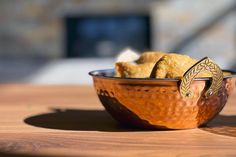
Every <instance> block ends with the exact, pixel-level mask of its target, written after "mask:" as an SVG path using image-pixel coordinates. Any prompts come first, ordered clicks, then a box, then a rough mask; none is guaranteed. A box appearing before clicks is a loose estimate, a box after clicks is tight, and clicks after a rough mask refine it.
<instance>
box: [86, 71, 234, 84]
mask: <svg viewBox="0 0 236 157" xmlns="http://www.w3.org/2000/svg"><path fill="white" fill-rule="evenodd" d="M222 71H223V72H229V73H231V75H227V76H224V79H228V78H233V77H236V72H235V71H232V70H222ZM114 72H115V69H101V70H93V71H90V72H89V73H88V74H89V75H90V76H92V77H97V78H104V79H113V80H141V81H154V80H156V81H174V82H176V81H180V80H181V79H180V78H123V77H115V76H106V74H108V73H114ZM194 80H196V81H208V80H211V77H198V78H195V79H194Z"/></svg>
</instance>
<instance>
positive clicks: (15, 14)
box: [0, 0, 236, 84]
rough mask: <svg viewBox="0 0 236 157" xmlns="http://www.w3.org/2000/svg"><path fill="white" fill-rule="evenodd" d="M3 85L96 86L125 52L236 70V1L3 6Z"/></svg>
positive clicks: (2, 2) (20, 0) (59, 1)
mask: <svg viewBox="0 0 236 157" xmlns="http://www.w3.org/2000/svg"><path fill="white" fill-rule="evenodd" d="M0 23H1V24H0V83H31V84H91V83H92V81H91V78H90V77H89V76H88V74H87V73H88V72H89V71H90V70H95V69H104V68H112V67H113V66H114V65H113V64H114V61H115V59H114V58H115V57H116V56H117V54H118V53H119V52H120V51H122V50H123V49H124V48H127V47H129V48H132V49H134V50H135V51H137V52H142V51H144V50H160V51H168V52H177V53H181V54H187V55H190V56H191V57H195V58H197V59H200V58H203V57H205V56H209V57H210V58H212V59H213V60H215V61H216V62H217V63H218V64H219V65H220V66H221V67H222V68H224V69H230V70H234V69H236V62H235V59H236V1H235V0H221V1H215V0H198V1H189V0H181V1H180V0H0Z"/></svg>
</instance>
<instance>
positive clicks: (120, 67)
mask: <svg viewBox="0 0 236 157" xmlns="http://www.w3.org/2000/svg"><path fill="white" fill-rule="evenodd" d="M154 65H155V63H144V64H135V63H130V62H118V63H116V66H115V71H116V73H115V77H123V78H148V77H149V76H150V73H151V71H152V69H153V66H154Z"/></svg>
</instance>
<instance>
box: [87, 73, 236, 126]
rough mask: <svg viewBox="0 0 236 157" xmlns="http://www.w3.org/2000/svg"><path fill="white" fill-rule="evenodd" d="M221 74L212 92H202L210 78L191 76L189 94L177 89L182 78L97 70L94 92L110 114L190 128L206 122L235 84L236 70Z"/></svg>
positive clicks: (136, 123)
mask: <svg viewBox="0 0 236 157" xmlns="http://www.w3.org/2000/svg"><path fill="white" fill-rule="evenodd" d="M224 72H230V73H231V75H229V76H224V77H223V78H222V83H221V86H220V88H219V90H218V92H217V94H215V95H211V96H209V97H206V96H205V93H206V92H207V89H208V88H209V86H210V84H211V81H212V79H211V78H194V79H193V80H192V81H191V89H192V90H193V91H194V93H192V96H191V97H190V98H188V97H183V95H181V92H180V84H181V79H142V78H117V77H113V76H114V70H112V69H110V70H109V69H108V70H97V71H92V72H90V73H89V74H90V75H91V76H92V77H93V81H94V87H95V89H96V92H97V95H98V97H99V99H100V101H101V103H102V104H103V106H104V107H105V109H106V110H107V111H108V112H109V113H110V114H111V115H112V117H113V118H115V119H116V120H118V121H119V122H121V123H123V124H128V125H132V126H137V127H141V128H145V129H190V128H196V127H199V126H201V125H204V124H206V123H207V122H209V121H210V120H212V119H213V118H214V117H215V116H216V115H218V114H219V112H220V111H221V110H222V109H223V107H224V106H225V104H226V102H227V99H228V97H229V95H230V94H231V93H232V91H233V88H234V86H235V76H236V73H235V72H232V71H225V70H224Z"/></svg>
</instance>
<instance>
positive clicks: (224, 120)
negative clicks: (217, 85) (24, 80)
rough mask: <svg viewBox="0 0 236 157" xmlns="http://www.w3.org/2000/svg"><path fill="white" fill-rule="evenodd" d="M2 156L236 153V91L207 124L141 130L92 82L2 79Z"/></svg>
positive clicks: (211, 155) (139, 156) (184, 156)
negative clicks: (115, 113) (121, 120)
mask: <svg viewBox="0 0 236 157" xmlns="http://www.w3.org/2000/svg"><path fill="white" fill-rule="evenodd" d="M0 156H7V157H8V156H10V157H21V156H28V157H31V156H43V157H44V156H45V157H47V156H93V157H94V156H95V157H97V156H101V157H104V156H135V157H143V156H150V157H152V156H160V157H163V156H167V157H168V156H170V157H172V156H176V157H198V156H201V157H215V156H230V157H233V156H236V92H234V94H233V96H232V97H231V99H230V100H229V102H228V104H227V105H226V107H225V109H224V110H223V111H222V112H221V115H220V116H218V117H217V118H216V119H215V120H214V121H212V122H211V123H210V124H209V125H208V127H205V128H199V129H191V130H179V131H142V130H137V129H132V128H125V127H122V126H120V125H119V124H118V123H116V122H115V121H114V120H113V119H112V118H111V117H110V116H109V115H108V114H107V112H106V111H104V108H103V107H102V106H101V104H100V103H99V101H98V99H97V97H96V95H95V91H94V89H93V87H87V86H34V85H0Z"/></svg>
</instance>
